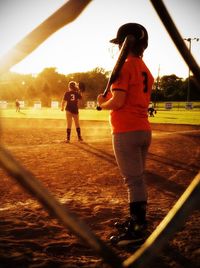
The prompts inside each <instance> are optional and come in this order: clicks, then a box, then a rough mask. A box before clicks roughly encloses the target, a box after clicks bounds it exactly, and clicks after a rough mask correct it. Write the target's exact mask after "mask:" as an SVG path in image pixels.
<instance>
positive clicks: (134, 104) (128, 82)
mask: <svg viewBox="0 0 200 268" xmlns="http://www.w3.org/2000/svg"><path fill="white" fill-rule="evenodd" d="M153 82H154V78H153V76H152V74H151V72H150V71H149V69H148V68H147V66H146V65H145V63H144V62H143V60H142V59H141V58H139V57H134V56H128V58H127V59H126V61H125V63H124V65H123V66H122V69H121V71H120V74H119V77H118V78H117V79H116V81H115V82H114V83H113V84H112V86H111V92H112V91H114V90H117V89H120V90H123V91H125V92H126V100H125V104H124V106H123V107H122V108H120V109H118V110H112V111H111V112H110V123H111V126H112V132H113V133H120V132H127V131H135V130H150V129H151V127H150V124H149V121H148V114H147V111H148V106H149V102H150V97H151V90H152V85H153Z"/></svg>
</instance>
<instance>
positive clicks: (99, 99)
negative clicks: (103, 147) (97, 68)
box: [97, 94, 105, 106]
mask: <svg viewBox="0 0 200 268" xmlns="http://www.w3.org/2000/svg"><path fill="white" fill-rule="evenodd" d="M103 102H105V98H104V97H103V94H99V95H98V96H97V103H98V105H99V106H101V104H102V103H103Z"/></svg>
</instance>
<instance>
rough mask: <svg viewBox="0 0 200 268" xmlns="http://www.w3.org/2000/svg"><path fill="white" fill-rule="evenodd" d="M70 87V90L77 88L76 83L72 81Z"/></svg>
mask: <svg viewBox="0 0 200 268" xmlns="http://www.w3.org/2000/svg"><path fill="white" fill-rule="evenodd" d="M68 86H69V88H75V87H76V82H74V81H70V82H69V84H68Z"/></svg>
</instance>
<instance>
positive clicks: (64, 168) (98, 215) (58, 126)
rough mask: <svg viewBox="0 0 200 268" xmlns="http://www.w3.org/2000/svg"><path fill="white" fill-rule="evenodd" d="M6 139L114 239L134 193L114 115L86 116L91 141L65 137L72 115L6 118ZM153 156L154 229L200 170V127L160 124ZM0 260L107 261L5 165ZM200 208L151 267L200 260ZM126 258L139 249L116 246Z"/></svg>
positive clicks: (47, 263) (48, 263) (34, 263)
mask: <svg viewBox="0 0 200 268" xmlns="http://www.w3.org/2000/svg"><path fill="white" fill-rule="evenodd" d="M1 123H2V126H3V127H2V130H1V142H2V143H3V144H4V145H6V147H7V148H8V149H9V150H10V151H11V152H12V153H13V155H14V156H15V157H16V158H17V159H18V160H19V161H21V163H22V164H23V165H24V166H25V167H26V168H27V169H29V170H31V171H32V172H33V174H34V175H35V176H36V177H37V178H38V180H40V181H42V183H43V184H44V185H45V186H46V187H47V188H48V189H49V190H50V191H51V192H52V193H53V195H54V196H55V197H56V198H57V199H59V200H60V202H61V203H62V204H63V205H64V206H66V207H67V208H68V209H69V210H70V211H72V212H74V213H76V215H77V216H78V217H79V218H81V219H83V220H84V221H85V222H86V223H87V224H88V225H89V227H90V228H91V230H92V231H93V232H94V233H95V234H96V235H97V236H98V237H100V238H101V239H102V240H103V241H104V242H106V243H107V241H108V238H109V236H110V234H112V233H113V223H114V221H115V220H116V219H117V218H121V219H122V218H126V216H127V213H128V209H127V194H126V188H125V186H124V185H123V181H122V178H121V176H120V174H119V171H118V168H117V166H116V163H115V159H114V156H113V152H112V145H111V137H110V130H109V127H108V124H107V123H105V122H104V123H103V122H93V123H91V122H90V123H89V122H82V132H83V137H84V140H85V143H82V144H80V143H78V142H77V141H76V137H75V133H74V132H73V133H72V135H73V139H72V143H71V144H64V143H62V142H61V141H62V140H63V139H64V137H65V129H64V128H65V123H64V120H57V121H54V120H25V119H23V120H20V119H15V120H13V119H6V120H5V119H4V120H2V122H1ZM153 129H154V131H153V142H152V145H151V148H150V152H149V157H148V160H147V173H146V181H147V185H148V189H149V206H148V221H149V231H150V232H151V231H153V230H154V229H155V228H156V227H157V226H158V224H159V223H160V222H161V220H162V219H163V218H164V217H165V215H166V214H167V213H168V211H169V210H170V209H171V207H172V206H173V205H174V204H175V202H176V200H177V199H178V198H179V197H180V195H181V194H182V193H183V192H184V190H185V189H186V188H187V186H188V185H189V184H190V182H191V181H192V179H193V178H194V176H195V175H196V174H197V173H198V171H199V165H200V161H199V160H200V150H199V148H200V146H199V145H200V128H199V127H189V126H175V125H171V126H162V125H154V126H153ZM0 178H1V195H0V267H2V268H5V267H9V268H10V267H17V268H18V267H20V268H23V267H71V268H73V267H74V268H75V267H76V268H77V267H85V268H86V267H104V266H105V264H104V263H102V261H101V259H100V258H99V257H98V255H97V254H96V253H95V252H94V251H93V250H92V249H91V248H90V247H88V246H87V245H84V244H83V243H82V242H81V241H80V240H79V239H78V238H77V237H76V236H74V235H72V234H70V232H69V231H68V230H67V229H66V228H64V227H62V225H61V224H60V223H58V222H57V220H55V219H53V218H52V217H50V216H49V214H48V213H47V212H46V211H45V210H44V208H43V207H42V206H40V205H39V204H38V202H37V201H36V200H35V199H34V198H32V196H30V195H29V194H27V193H26V192H25V191H24V190H23V189H22V188H21V186H19V184H18V183H17V182H15V180H14V179H13V178H10V177H8V176H7V174H6V172H5V171H4V170H3V169H0ZM199 224H200V213H199V211H194V212H193V213H191V215H190V216H189V217H188V219H187V222H186V224H185V226H184V227H183V228H182V229H181V230H180V231H179V232H178V233H177V234H176V235H175V236H174V238H173V239H171V240H170V242H169V243H168V244H167V246H166V248H165V249H164V250H163V251H162V252H161V253H160V254H159V256H157V258H156V259H155V260H154V262H153V263H150V264H149V265H148V268H151V267H152V268H153V267H155V268H160V267H177V268H178V267H198V266H199V265H200V248H199V245H200V233H199ZM113 250H114V251H115V252H116V253H117V254H118V255H119V256H120V257H121V258H122V260H124V259H126V258H127V257H129V256H130V255H131V254H133V251H132V252H129V251H125V250H124V251H123V250H121V251H120V250H118V249H113Z"/></svg>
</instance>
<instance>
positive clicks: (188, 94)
mask: <svg viewBox="0 0 200 268" xmlns="http://www.w3.org/2000/svg"><path fill="white" fill-rule="evenodd" d="M184 40H186V41H188V42H189V51H190V53H191V49H192V41H196V42H198V41H199V38H196V37H194V38H190V37H189V38H184ZM189 101H190V67H189V70H188V89H187V103H188V102H189Z"/></svg>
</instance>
